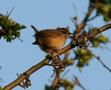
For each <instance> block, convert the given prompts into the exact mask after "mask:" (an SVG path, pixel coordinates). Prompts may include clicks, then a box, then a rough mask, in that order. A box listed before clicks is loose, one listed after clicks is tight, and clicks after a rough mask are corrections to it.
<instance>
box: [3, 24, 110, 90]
mask: <svg viewBox="0 0 111 90" xmlns="http://www.w3.org/2000/svg"><path fill="white" fill-rule="evenodd" d="M109 28H111V24H107V25H104V26H102V27H100V28H99V29H98V32H97V33H95V34H94V35H91V36H90V37H89V38H88V39H87V41H88V40H90V39H92V38H93V37H95V36H96V35H97V34H99V33H101V32H103V31H106V30H107V29H109ZM77 45H78V42H76V41H75V39H73V41H72V42H71V43H70V44H69V45H67V46H66V47H64V48H62V49H60V50H58V51H57V53H54V54H53V56H52V57H53V58H55V57H57V56H59V55H61V54H63V53H66V52H67V51H69V50H71V49H72V48H75V47H76V46H77ZM53 58H52V59H53ZM52 59H48V58H45V59H44V60H42V61H41V62H40V63H38V64H36V65H34V66H32V67H31V68H29V69H28V70H27V71H25V72H24V73H23V74H21V75H20V77H18V78H17V79H16V80H14V81H13V82H11V83H9V84H8V85H6V86H5V87H4V88H3V90H11V89H13V88H14V87H16V86H17V85H20V83H21V82H22V81H23V80H26V78H27V76H28V77H29V76H30V75H32V74H33V73H34V72H35V71H37V70H39V69H40V68H42V67H44V66H46V65H48V64H49V61H51V60H52Z"/></svg>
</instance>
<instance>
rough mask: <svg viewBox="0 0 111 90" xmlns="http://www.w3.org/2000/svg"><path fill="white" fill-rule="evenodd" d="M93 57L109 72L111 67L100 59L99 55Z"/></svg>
mask: <svg viewBox="0 0 111 90" xmlns="http://www.w3.org/2000/svg"><path fill="white" fill-rule="evenodd" d="M95 58H96V59H97V60H98V61H99V62H100V63H101V64H102V65H103V67H104V68H106V69H107V70H108V71H109V72H110V73H111V69H110V68H109V67H108V66H107V65H106V64H105V63H104V62H103V61H102V60H101V59H100V57H98V56H95Z"/></svg>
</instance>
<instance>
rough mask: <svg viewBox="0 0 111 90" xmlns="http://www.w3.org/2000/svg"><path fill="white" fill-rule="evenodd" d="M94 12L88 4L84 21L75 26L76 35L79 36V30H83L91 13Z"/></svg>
mask: <svg viewBox="0 0 111 90" xmlns="http://www.w3.org/2000/svg"><path fill="white" fill-rule="evenodd" d="M93 10H94V7H93V6H92V5H91V4H89V7H88V11H87V13H86V15H85V17H84V19H83V20H82V22H81V23H80V24H79V25H78V26H77V30H76V34H79V33H80V32H81V30H83V28H84V27H85V26H86V24H87V22H88V19H89V17H90V16H91V14H92V12H93Z"/></svg>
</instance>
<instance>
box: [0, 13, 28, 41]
mask: <svg viewBox="0 0 111 90" xmlns="http://www.w3.org/2000/svg"><path fill="white" fill-rule="evenodd" d="M24 28H26V27H25V26H24V25H21V24H19V23H16V22H15V21H13V20H12V19H10V18H9V16H7V15H6V16H5V15H0V38H1V37H3V38H4V39H5V40H6V41H7V42H11V41H12V40H15V39H16V38H19V37H20V31H21V29H24Z"/></svg>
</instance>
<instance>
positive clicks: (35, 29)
mask: <svg viewBox="0 0 111 90" xmlns="http://www.w3.org/2000/svg"><path fill="white" fill-rule="evenodd" d="M31 27H32V29H33V30H34V32H35V33H37V32H38V29H37V28H36V27H35V26H33V25H31Z"/></svg>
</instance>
